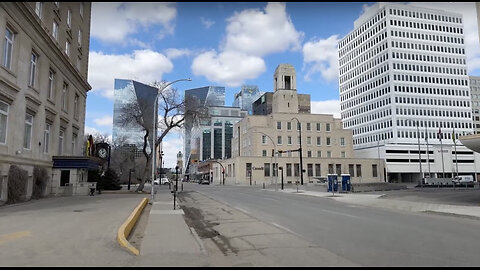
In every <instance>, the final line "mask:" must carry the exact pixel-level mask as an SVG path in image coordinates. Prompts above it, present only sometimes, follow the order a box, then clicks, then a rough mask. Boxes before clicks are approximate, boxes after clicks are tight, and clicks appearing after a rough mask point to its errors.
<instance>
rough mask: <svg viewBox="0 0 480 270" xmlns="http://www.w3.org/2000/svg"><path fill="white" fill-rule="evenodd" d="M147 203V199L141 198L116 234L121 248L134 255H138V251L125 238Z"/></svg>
mask: <svg viewBox="0 0 480 270" xmlns="http://www.w3.org/2000/svg"><path fill="white" fill-rule="evenodd" d="M147 203H148V198H143V200H142V201H141V202H140V204H139V205H138V206H137V207H136V208H135V209H134V210H133V212H132V213H131V214H130V216H129V217H128V218H127V220H125V222H124V223H123V224H122V226H120V228H119V229H118V232H117V241H118V243H119V244H120V245H121V246H123V247H125V248H127V249H128V250H129V251H130V252H132V253H133V254H135V255H139V254H140V251H139V250H138V249H137V248H135V247H134V246H132V244H130V242H128V241H127V237H128V236H129V235H130V232H131V231H132V229H133V227H134V226H135V224H136V223H137V220H138V218H139V217H140V214H141V213H142V211H143V209H144V208H145V206H146V205H147Z"/></svg>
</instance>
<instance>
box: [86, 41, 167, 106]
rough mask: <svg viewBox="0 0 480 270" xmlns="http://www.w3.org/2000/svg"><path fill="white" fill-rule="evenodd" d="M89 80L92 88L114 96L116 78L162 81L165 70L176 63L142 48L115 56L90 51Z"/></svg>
mask: <svg viewBox="0 0 480 270" xmlns="http://www.w3.org/2000/svg"><path fill="white" fill-rule="evenodd" d="M88 64H89V68H88V71H89V72H88V76H89V78H88V81H89V83H90V85H92V91H99V92H100V93H101V95H103V96H105V97H108V98H111V99H113V86H114V79H115V78H117V79H134V80H137V81H140V82H143V83H145V84H149V83H151V82H153V81H155V80H157V81H160V80H161V78H162V76H163V73H168V72H171V71H172V69H173V64H172V62H171V61H170V60H169V59H168V58H167V57H165V55H163V54H161V53H158V52H155V51H151V50H139V51H134V52H133V53H132V54H123V55H114V54H103V53H102V52H90V58H89V63H88Z"/></svg>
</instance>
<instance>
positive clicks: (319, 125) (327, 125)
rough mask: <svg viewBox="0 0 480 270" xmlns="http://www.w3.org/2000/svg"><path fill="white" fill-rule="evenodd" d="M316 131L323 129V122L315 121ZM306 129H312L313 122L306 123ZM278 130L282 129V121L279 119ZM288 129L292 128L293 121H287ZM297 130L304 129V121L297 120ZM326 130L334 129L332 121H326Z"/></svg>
mask: <svg viewBox="0 0 480 270" xmlns="http://www.w3.org/2000/svg"><path fill="white" fill-rule="evenodd" d="M314 124H315V128H316V131H321V127H322V124H321V123H314ZM305 126H306V130H307V131H310V130H312V123H305ZM277 130H282V121H277ZM287 130H292V122H287ZM297 130H303V129H302V123H300V122H297ZM325 131H332V130H331V125H330V123H325Z"/></svg>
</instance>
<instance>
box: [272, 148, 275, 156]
mask: <svg viewBox="0 0 480 270" xmlns="http://www.w3.org/2000/svg"><path fill="white" fill-rule="evenodd" d="M273 156H275V150H274V149H272V157H273Z"/></svg>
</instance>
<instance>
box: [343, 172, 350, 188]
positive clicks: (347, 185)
mask: <svg viewBox="0 0 480 270" xmlns="http://www.w3.org/2000/svg"><path fill="white" fill-rule="evenodd" d="M350 190H351V182H350V174H342V191H344V192H346V191H350Z"/></svg>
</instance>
